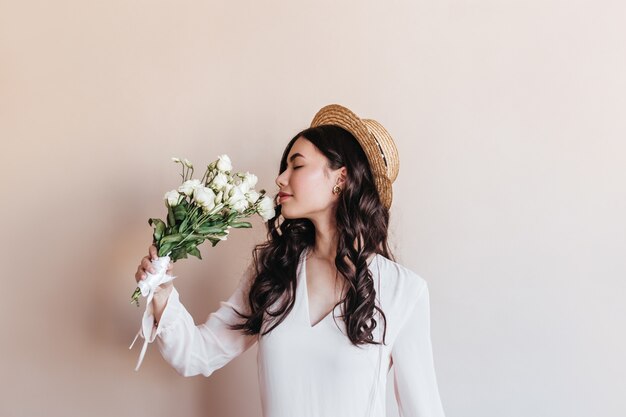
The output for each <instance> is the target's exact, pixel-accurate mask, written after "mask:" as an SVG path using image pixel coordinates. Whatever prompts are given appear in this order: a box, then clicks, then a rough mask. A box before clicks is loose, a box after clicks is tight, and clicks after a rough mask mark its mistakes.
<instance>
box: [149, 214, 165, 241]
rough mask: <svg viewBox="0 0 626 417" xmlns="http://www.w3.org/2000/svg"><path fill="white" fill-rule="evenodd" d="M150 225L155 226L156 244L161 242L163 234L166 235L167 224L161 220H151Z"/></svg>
mask: <svg viewBox="0 0 626 417" xmlns="http://www.w3.org/2000/svg"><path fill="white" fill-rule="evenodd" d="M148 223H149V224H150V225H151V226H154V233H153V234H152V235H153V237H154V240H155V242H159V241H161V238H162V237H163V234H164V233H165V223H163V220H161V219H150V220H148Z"/></svg>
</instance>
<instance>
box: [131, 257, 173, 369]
mask: <svg viewBox="0 0 626 417" xmlns="http://www.w3.org/2000/svg"><path fill="white" fill-rule="evenodd" d="M151 263H152V267H153V268H154V270H155V272H154V274H152V273H150V272H146V278H144V279H142V280H141V281H139V282H138V283H137V286H138V287H139V289H140V290H141V295H142V296H144V297H146V310H145V311H144V313H143V318H142V320H141V327H140V328H139V331H138V332H137V335H136V336H135V338H134V339H133V342H132V343H131V344H130V346H129V347H128V349H132V348H133V345H134V344H135V341H136V340H137V338H138V337H139V335H140V334H141V331H142V330H143V337H144V342H143V346H142V347H141V352H140V353H139V360H137V366H136V367H135V371H138V370H139V367H140V366H141V362H142V361H143V357H144V356H145V354H146V350H147V349H148V343H150V341H149V339H150V337H151V336H152V328H153V327H154V319H153V318H151V317H150V316H152V314H151V313H152V311H151V310H152V308H151V307H152V306H151V302H152V298H153V297H154V292H155V291H156V288H157V287H158V286H159V285H161V284H164V283H166V282H170V281H171V280H173V279H174V278H176V277H175V276H172V275H168V274H167V273H166V272H167V267H168V266H169V263H170V257H169V254H167V255H165V256H161V257H159V258H157V259H153V260H152V261H151Z"/></svg>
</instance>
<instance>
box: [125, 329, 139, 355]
mask: <svg viewBox="0 0 626 417" xmlns="http://www.w3.org/2000/svg"><path fill="white" fill-rule="evenodd" d="M139 333H141V329H140V330H139V331H138V332H137V334H136V335H135V338H134V339H133V343H131V344H130V346H129V347H128V349H129V350H130V349H132V348H133V345H134V344H135V341H136V340H137V338H138V337H139Z"/></svg>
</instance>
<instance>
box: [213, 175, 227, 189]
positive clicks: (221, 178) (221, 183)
mask: <svg viewBox="0 0 626 417" xmlns="http://www.w3.org/2000/svg"><path fill="white" fill-rule="evenodd" d="M226 184H228V177H227V176H226V174H224V173H223V172H220V173H218V174H217V175H216V176H215V177H214V178H213V179H212V180H211V183H210V185H211V188H213V189H214V190H221V189H223V188H224V187H226Z"/></svg>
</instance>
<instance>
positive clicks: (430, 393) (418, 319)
mask: <svg viewBox="0 0 626 417" xmlns="http://www.w3.org/2000/svg"><path fill="white" fill-rule="evenodd" d="M391 356H392V363H393V367H394V392H395V396H396V401H397V403H398V412H399V415H400V417H444V410H443V406H442V404H441V399H440V397H439V389H438V387H437V378H436V375H435V366H434V361H433V352H432V345H431V339H430V300H429V293H428V286H427V284H426V282H425V281H422V285H421V287H420V289H419V292H418V295H417V300H416V302H415V304H414V305H413V307H412V308H411V313H410V314H409V316H408V318H407V319H406V321H405V323H404V325H403V326H402V328H401V330H400V333H399V335H398V337H397V339H396V341H395V343H394V345H393V347H392V350H391Z"/></svg>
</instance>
